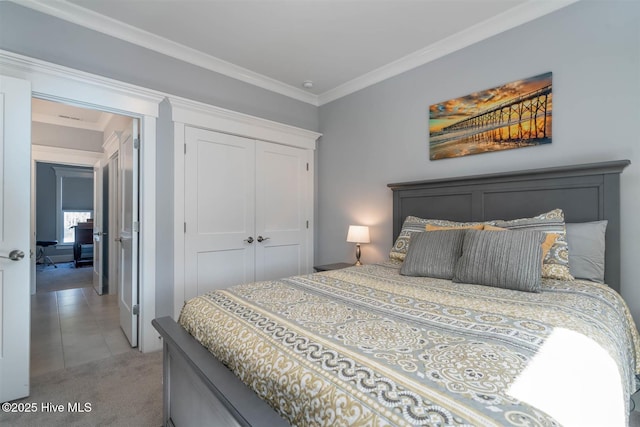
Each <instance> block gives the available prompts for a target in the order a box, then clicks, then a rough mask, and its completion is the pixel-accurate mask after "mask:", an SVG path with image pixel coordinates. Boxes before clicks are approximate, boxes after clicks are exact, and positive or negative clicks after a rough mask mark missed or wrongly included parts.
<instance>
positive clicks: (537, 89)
mask: <svg viewBox="0 0 640 427" xmlns="http://www.w3.org/2000/svg"><path fill="white" fill-rule="evenodd" d="M552 101H553V97H552V93H551V73H550V72H549V73H545V74H541V75H539V76H535V77H531V78H528V79H522V80H518V81H515V82H511V83H507V84H505V85H503V86H499V87H496V88H493V89H487V90H484V91H482V92H476V93H472V94H471V95H467V96H464V97H461V98H456V99H451V100H449V101H445V102H442V103H440V104H434V105H432V106H431V107H429V157H430V159H431V160H438V159H445V158H450V157H461V156H467V155H470V154H480V153H487V152H490V151H500V150H510V149H512V148H521V147H531V146H536V145H542V144H551V118H552V117H551V109H552V108H551V107H552Z"/></svg>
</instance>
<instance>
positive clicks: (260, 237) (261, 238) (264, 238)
mask: <svg viewBox="0 0 640 427" xmlns="http://www.w3.org/2000/svg"><path fill="white" fill-rule="evenodd" d="M265 240H269V238H268V237H262V236H258V242H264V241H265Z"/></svg>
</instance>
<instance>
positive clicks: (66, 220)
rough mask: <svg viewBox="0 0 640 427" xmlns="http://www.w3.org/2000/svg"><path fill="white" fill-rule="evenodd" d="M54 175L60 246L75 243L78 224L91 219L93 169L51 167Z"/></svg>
mask: <svg viewBox="0 0 640 427" xmlns="http://www.w3.org/2000/svg"><path fill="white" fill-rule="evenodd" d="M53 169H54V171H55V173H56V220H57V221H56V223H57V225H56V228H57V233H56V234H57V236H58V237H57V240H58V242H60V245H61V246H64V245H71V244H73V243H74V241H75V229H74V228H72V227H73V226H75V225H76V224H78V223H79V222H86V221H87V220H88V219H90V218H93V169H90V168H81V167H63V166H53Z"/></svg>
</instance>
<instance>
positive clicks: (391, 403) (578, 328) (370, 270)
mask: <svg viewBox="0 0 640 427" xmlns="http://www.w3.org/2000/svg"><path fill="white" fill-rule="evenodd" d="M398 268H399V267H398V264H393V263H387V264H380V265H369V266H364V267H352V268H348V269H344V270H337V271H330V272H324V273H318V274H311V275H305V276H296V277H291V278H287V279H283V280H278V281H268V282H258V283H252V284H248V285H240V286H235V287H232V288H229V289H226V290H220V291H215V292H212V293H209V294H207V295H203V296H200V297H197V298H194V299H192V300H190V301H188V302H187V303H186V304H185V307H184V308H183V310H182V313H181V315H180V320H179V323H180V324H181V325H182V326H183V327H184V328H185V329H186V330H187V331H189V333H191V334H192V335H193V336H194V337H195V338H196V339H197V340H198V341H200V342H201V343H202V344H203V345H204V346H205V347H207V348H208V349H209V350H210V351H211V353H213V354H214V355H215V356H216V357H217V358H218V359H219V360H221V361H222V362H223V363H224V364H225V365H227V366H228V367H229V368H230V369H231V370H232V371H234V372H235V373H236V375H237V376H238V377H239V378H240V379H241V380H242V381H243V382H244V383H245V384H247V385H249V386H250V387H252V388H253V389H254V390H255V391H256V393H258V394H259V395H260V396H261V397H262V398H263V399H264V400H266V401H267V402H268V403H269V404H270V405H271V406H272V407H273V408H275V409H276V410H277V411H278V412H279V413H280V414H281V415H282V416H283V417H284V418H285V419H287V420H288V421H289V422H290V423H291V424H293V425H298V426H311V425H313V426H315V425H326V426H348V425H349V426H350V425H366V426H382V425H433V426H454V425H455V426H458V425H475V426H492V425H495V426H502V425H513V426H525V425H526V426H538V425H540V426H554V425H561V424H572V422H571V421H569V420H571V418H570V417H569V418H562V417H560V416H559V415H556V414H555V413H554V412H553V410H545V409H541V408H540V407H539V406H540V405H538V406H536V404H533V403H531V402H530V401H529V402H528V401H525V400H523V399H522V398H516V397H515V396H516V395H525V396H528V394H527V393H524V394H523V393H520V394H519V393H516V392H514V390H517V389H518V388H522V387H520V384H516V383H518V381H519V380H520V379H521V378H524V377H528V378H529V379H531V378H534V382H535V378H538V377H544V375H541V376H540V375H537V374H535V373H532V372H531V369H532V366H536V365H539V363H538V362H539V361H540V360H543V359H544V358H545V357H543V354H546V355H551V356H549V357H551V360H554V358H555V357H557V355H556V356H554V355H553V351H554V350H553V349H545V345H548V346H550V347H552V346H551V344H550V343H551V342H561V343H566V344H567V345H566V346H565V347H566V348H562V349H560V352H561V353H562V356H563V360H568V362H566V361H565V362H562V361H560V360H559V359H560V358H558V360H559V361H558V363H568V365H571V364H572V363H573V362H575V361H581V360H583V356H584V354H593V353H597V351H596V352H593V351H591V350H589V348H590V347H589V345H590V344H589V343H594V344H595V343H597V344H598V347H601V348H602V349H603V354H605V355H606V357H607V358H608V359H610V360H611V361H613V362H615V363H612V364H611V366H613V367H614V368H613V369H614V372H613V375H611V373H610V372H609V373H608V374H607V375H606V378H608V379H611V377H613V379H612V380H613V384H614V386H615V387H617V388H618V390H613V391H611V390H600V389H601V388H603V387H602V386H601V385H598V386H597V387H594V390H586V392H587V393H588V394H587V396H591V395H592V394H593V393H599V392H602V393H608V395H609V396H610V395H615V396H618V397H619V398H617V400H616V402H617V403H614V404H613V406H612V407H608V408H607V407H606V404H605V408H604V409H603V411H604V414H603V415H602V416H604V417H610V420H611V423H608V425H616V424H619V423H626V417H627V412H626V411H627V410H628V403H627V402H628V397H629V394H630V393H631V392H633V391H635V390H634V387H635V383H634V376H635V374H636V369H637V368H636V355H637V354H640V345H639V340H638V332H637V330H636V327H635V325H634V323H633V320H632V318H631V315H630V313H629V310H628V308H627V306H626V304H625V303H624V301H623V300H622V299H621V298H620V297H619V296H618V294H617V293H616V292H614V291H612V290H610V289H609V288H607V287H606V286H602V285H598V284H593V283H590V282H583V281H574V282H560V281H555V280H546V279H544V280H543V292H542V293H537V294H536V293H526V292H517V291H510V290H505V289H498V288H491V287H487V286H477V285H466V284H458V283H452V282H450V281H447V280H439V279H430V278H418V277H405V276H401V275H400V274H399V271H398ZM561 332H564V333H565V335H562V334H561ZM567 334H569V335H567ZM561 336H562V337H563V338H561V339H554V337H561ZM571 336H577V337H581V339H578V340H576V341H575V342H568V341H570V340H567V338H566V337H571ZM585 337H589V338H585ZM581 343H587V344H585V345H586V347H581V345H582V344H581ZM556 351H557V350H556ZM537 355H538V356H540V357H539V359H536V356H537ZM547 358H548V357H547ZM534 361H536V363H533V362H534ZM584 363H592V362H584ZM597 363H598V364H599V363H600V362H597ZM605 365H606V363H605ZM528 367H529V368H528ZM527 369H529V370H527ZM591 369H592V370H591V371H587V372H581V373H580V375H581V376H582V375H584V377H585V378H589V377H590V376H591V374H592V373H593V372H597V371H598V369H600V367H599V366H592V367H591ZM567 370H571V366H569V367H568V368H565V367H562V368H561V369H560V372H561V374H560V375H558V377H562V376H563V374H562V373H563V372H565V371H567ZM525 374H527V375H525ZM554 378H556V377H555V376H554ZM541 381H542V380H541ZM558 381H559V382H560V381H561V380H558ZM570 382H575V381H574V380H571V381H570ZM587 383H588V382H587ZM516 385H518V387H515V386H516ZM569 386H570V387H573V388H576V387H575V384H571V385H569ZM532 387H533V388H534V389H539V390H537V394H539V395H541V398H542V400H544V395H548V391H550V390H554V391H559V390H560V391H561V390H562V387H564V384H562V383H561V382H560V383H555V380H551V381H549V379H548V378H547V379H544V383H543V384H533V386H532ZM585 387H588V386H585V385H579V388H580V389H584V388H585ZM534 391H535V390H534ZM570 392H571V393H573V392H574V391H570ZM594 399H595V401H596V402H598V404H599V406H602V405H603V404H604V403H602V400H601V399H604V397H601V396H599V395H598V396H595V397H594ZM532 400H533V401H536V399H535V398H532ZM614 400H615V399H614ZM620 402H622V403H620ZM579 404H580V403H579ZM616 405H617V406H616ZM543 406H544V405H543ZM551 406H553V405H551ZM551 406H550V407H551ZM569 406H570V405H569ZM545 408H546V407H545ZM583 409H584V410H586V411H587V410H592V409H594V408H593V407H591V408H583ZM550 413H553V414H554V415H551V414H550ZM621 417H622V418H621ZM593 419H595V420H598V418H597V417H596V418H593ZM560 420H562V421H560ZM620 420H622V421H620Z"/></svg>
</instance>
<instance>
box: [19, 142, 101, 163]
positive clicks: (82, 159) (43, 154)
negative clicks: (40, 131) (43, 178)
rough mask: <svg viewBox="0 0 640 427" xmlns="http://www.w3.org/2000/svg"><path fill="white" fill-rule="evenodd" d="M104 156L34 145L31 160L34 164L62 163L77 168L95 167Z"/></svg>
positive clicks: (95, 153) (71, 149) (93, 152)
mask: <svg viewBox="0 0 640 427" xmlns="http://www.w3.org/2000/svg"><path fill="white" fill-rule="evenodd" d="M102 156H103V154H102V153H98V152H95V151H86V150H76V149H73V148H62V147H53V146H49V145H39V144H33V145H32V146H31V159H32V161H34V162H50V163H61V164H67V165H76V166H93V165H94V164H95V163H96V162H98V161H99V160H100V159H101V158H102Z"/></svg>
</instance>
